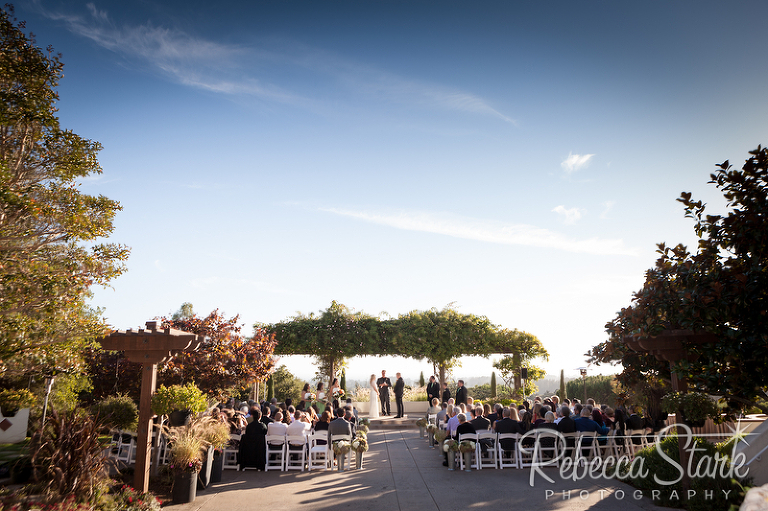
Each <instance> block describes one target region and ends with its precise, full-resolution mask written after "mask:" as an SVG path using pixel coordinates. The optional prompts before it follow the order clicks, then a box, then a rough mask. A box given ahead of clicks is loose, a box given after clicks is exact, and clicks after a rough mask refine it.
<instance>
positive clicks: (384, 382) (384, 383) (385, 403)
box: [376, 371, 392, 415]
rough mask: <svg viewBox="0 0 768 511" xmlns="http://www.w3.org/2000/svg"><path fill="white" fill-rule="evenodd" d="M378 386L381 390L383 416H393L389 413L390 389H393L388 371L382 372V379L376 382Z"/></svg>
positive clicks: (380, 398)
mask: <svg viewBox="0 0 768 511" xmlns="http://www.w3.org/2000/svg"><path fill="white" fill-rule="evenodd" d="M376 386H377V387H378V388H379V400H380V401H381V415H392V414H391V413H389V388H390V387H392V381H391V380H390V379H389V378H387V372H386V371H381V378H379V379H378V380H376Z"/></svg>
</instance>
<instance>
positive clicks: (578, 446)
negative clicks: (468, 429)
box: [449, 428, 655, 470]
mask: <svg viewBox="0 0 768 511" xmlns="http://www.w3.org/2000/svg"><path fill="white" fill-rule="evenodd" d="M523 437H524V435H521V434H519V433H495V432H493V431H482V432H479V433H472V434H466V433H465V434H463V435H460V436H459V441H460V442H461V441H463V440H469V441H472V442H475V451H474V452H472V453H471V456H470V458H471V461H470V467H465V465H464V464H465V460H464V456H461V455H459V467H460V469H461V470H466V469H468V468H469V469H476V470H482V469H484V468H498V469H504V468H518V469H523V468H526V467H530V466H532V465H534V464H536V465H537V466H547V465H553V466H559V465H560V464H561V463H562V462H563V460H565V459H566V458H570V460H571V461H572V462H573V463H588V462H591V461H592V460H594V459H596V458H602V459H605V458H606V457H607V456H613V458H614V459H616V460H617V459H619V458H620V457H622V456H626V457H628V458H632V457H634V456H635V455H636V454H637V453H638V452H639V451H640V450H641V449H644V448H646V447H648V446H649V445H652V444H653V442H654V441H655V439H654V438H649V435H646V434H645V431H643V430H632V431H629V432H627V435H625V436H623V437H617V436H616V435H615V431H612V432H611V434H609V435H607V436H606V437H599V436H598V435H597V433H595V432H577V433H558V432H556V431H554V430H551V429H543V428H542V429H535V430H533V434H532V435H531V434H529V435H528V436H527V438H529V439H530V440H531V442H530V443H529V442H525V443H527V444H528V445H527V446H524V445H523V443H524V438H523ZM601 438H602V439H604V442H603V443H601V442H600V440H599V439H601ZM620 438H623V439H624V441H623V442H619V441H617V440H619V439H620ZM502 443H503V444H506V445H510V443H511V444H513V445H514V447H513V449H512V450H505V449H504V448H503V447H502ZM450 454H452V453H449V455H450ZM458 454H461V453H458Z"/></svg>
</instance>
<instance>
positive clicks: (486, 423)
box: [469, 406, 491, 431]
mask: <svg viewBox="0 0 768 511" xmlns="http://www.w3.org/2000/svg"><path fill="white" fill-rule="evenodd" d="M472 417H473V418H472V420H471V421H469V423H470V424H472V426H473V427H474V428H475V431H488V430H489V429H491V421H490V420H488V418H486V417H483V407H482V406H476V407H474V408H473V409H472Z"/></svg>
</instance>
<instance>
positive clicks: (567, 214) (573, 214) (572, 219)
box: [552, 205, 583, 225]
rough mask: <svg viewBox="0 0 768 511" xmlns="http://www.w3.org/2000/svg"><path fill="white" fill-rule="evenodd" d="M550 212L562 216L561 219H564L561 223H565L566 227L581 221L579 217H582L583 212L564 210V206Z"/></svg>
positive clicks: (575, 209)
mask: <svg viewBox="0 0 768 511" xmlns="http://www.w3.org/2000/svg"><path fill="white" fill-rule="evenodd" d="M552 211H553V212H555V213H557V214H558V215H563V217H564V219H563V223H565V224H566V225H573V224H575V223H576V222H577V221H578V220H580V219H581V215H582V211H583V210H581V209H579V208H569V209H566V207H565V206H563V205H560V206H557V207H556V208H554V209H553V210H552Z"/></svg>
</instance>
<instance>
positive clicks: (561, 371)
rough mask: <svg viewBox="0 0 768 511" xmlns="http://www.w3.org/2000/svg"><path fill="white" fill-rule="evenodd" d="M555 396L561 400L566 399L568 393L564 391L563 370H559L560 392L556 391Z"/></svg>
mask: <svg viewBox="0 0 768 511" xmlns="http://www.w3.org/2000/svg"><path fill="white" fill-rule="evenodd" d="M557 395H558V396H559V397H560V399H561V400H563V399H567V398H568V391H567V390H566V386H565V370H564V369H560V390H559V391H558V393H557Z"/></svg>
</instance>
